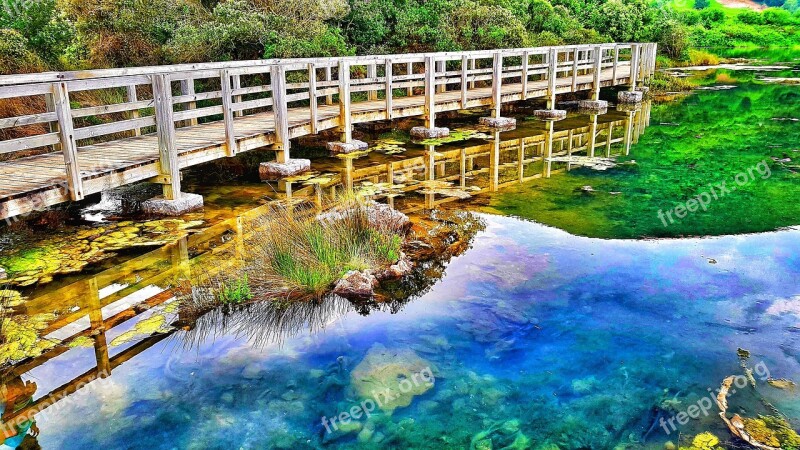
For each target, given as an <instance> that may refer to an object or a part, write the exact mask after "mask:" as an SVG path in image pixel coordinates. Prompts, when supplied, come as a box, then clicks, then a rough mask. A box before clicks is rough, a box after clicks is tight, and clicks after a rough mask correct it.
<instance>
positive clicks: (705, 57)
mask: <svg viewBox="0 0 800 450" xmlns="http://www.w3.org/2000/svg"><path fill="white" fill-rule="evenodd" d="M689 63H690V64H691V65H693V66H716V65H717V64H719V57H718V56H717V55H714V54H712V53H709V52H707V51H704V50H695V49H691V50H689Z"/></svg>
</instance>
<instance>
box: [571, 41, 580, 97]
mask: <svg viewBox="0 0 800 450" xmlns="http://www.w3.org/2000/svg"><path fill="white" fill-rule="evenodd" d="M580 54H581V51H580V47H575V50H574V51H573V52H572V92H576V91H577V90H578V60H580Z"/></svg>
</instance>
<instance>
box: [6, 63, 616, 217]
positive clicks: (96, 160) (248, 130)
mask: <svg viewBox="0 0 800 450" xmlns="http://www.w3.org/2000/svg"><path fill="white" fill-rule="evenodd" d="M614 73H615V74H616V79H612V78H614V77H613V74H614ZM629 74H630V64H629V63H623V62H620V64H618V65H617V67H616V69H612V68H607V69H604V70H602V72H601V77H600V79H601V85H602V86H604V87H605V86H612V85H620V84H627V83H628V82H629ZM593 78H594V75H593V74H586V75H580V76H578V77H577V84H576V88H575V89H574V91H575V92H578V91H587V90H591V88H592V85H593ZM547 84H548V81H547V80H541V81H529V82H528V84H527V89H528V93H527V96H526V97H527V98H528V99H533V98H542V97H545V96H546V95H547V90H548V86H547ZM572 84H573V82H572V77H568V78H558V79H557V87H556V92H557V93H558V94H562V93H568V92H573V89H572ZM521 91H522V84H505V85H503V86H502V102H504V103H507V102H513V101H519V100H521V99H522V98H523V95H522V92H521ZM461 100H462V99H461V91H460V90H450V91H445V92H442V93H437V94H436V95H435V103H436V108H435V109H436V112H444V111H454V110H458V109H462V107H463V106H464V105H462V103H461ZM424 102H425V96H424V95H414V96H410V97H395V98H394V99H393V102H392V116H393V117H394V118H402V117H412V116H419V115H422V114H424ZM491 104H492V88H491V87H481V88H474V89H470V90H468V91H467V104H466V107H467V108H475V107H486V106H490V105H491ZM385 108H386V102H385V100H383V99H379V100H371V101H364V102H357V103H353V104H352V114H351V115H352V122H353V123H364V122H371V121H378V120H385V118H386V109H385ZM288 112H289V135H290V137H291V138H297V137H300V136H305V135H308V134H311V118H310V116H311V111H310V108H309V107H300V108H290V109H289V110H288ZM317 120H318V125H317V130H319V131H321V130H326V129H331V128H335V127H337V126H338V125H339V123H340V122H339V106H338V105H336V104H334V105H324V104H321V105H319V107H318V110H317ZM233 128H234V133H235V138H236V141H237V144H238V147H239V152H243V151H249V150H253V149H257V148H262V147H264V146H268V145H270V144H273V143H274V142H275V131H274V117H273V114H272V113H271V112H265V113H258V114H252V115H245V116H243V117H237V118H235V119H234V127H233ZM225 141H226V136H225V124H224V121H215V122H209V123H203V124H200V125H194V126H190V127H183V128H177V129H176V145H177V149H178V155H179V158H178V159H179V166H180V168H181V169H184V168H187V167H190V166H193V165H196V164H200V163H204V162H208V161H212V160H215V159H219V158H224V157H226V148H225ZM158 160H159V143H158V137H157V136H156V134H148V135H142V136H137V137H130V138H125V139H118V140H114V141H110V142H106V143H100V144H95V145H88V146H83V147H80V148H78V165H79V167H80V176H81V179H82V180H83V188H84V193H85V194H86V195H89V194H93V193H97V192H100V191H102V190H105V189H110V188H114V187H118V186H122V185H125V184H129V183H133V182H136V181H141V180H145V179H149V178H152V177H155V176H157V175H159V167H158ZM66 178H67V173H66V169H65V165H64V156H63V155H62V154H61V153H48V154H43V155H38V156H31V157H26V158H21V159H16V160H12V161H6V162H0V218H6V217H12V216H15V215H18V214H24V213H26V212H28V211H29V210H31V209H39V208H41V207H44V206H48V205H52V204H56V203H60V202H65V201H68V200H69V193H68V190H67V188H66ZM22 199H27V200H26V201H23V200H22ZM25 203H33V205H34V206H33V207H31V206H30V205H28V206H26V205H25Z"/></svg>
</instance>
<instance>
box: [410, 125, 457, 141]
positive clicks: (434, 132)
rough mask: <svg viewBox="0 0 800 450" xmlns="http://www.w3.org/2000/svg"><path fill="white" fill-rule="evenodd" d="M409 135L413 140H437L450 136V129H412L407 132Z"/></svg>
mask: <svg viewBox="0 0 800 450" xmlns="http://www.w3.org/2000/svg"><path fill="white" fill-rule="evenodd" d="M409 134H411V137H412V138H414V139H439V138H443V137H447V136H450V129H449V128H445V127H435V128H425V127H414V128H412V129H411V131H409Z"/></svg>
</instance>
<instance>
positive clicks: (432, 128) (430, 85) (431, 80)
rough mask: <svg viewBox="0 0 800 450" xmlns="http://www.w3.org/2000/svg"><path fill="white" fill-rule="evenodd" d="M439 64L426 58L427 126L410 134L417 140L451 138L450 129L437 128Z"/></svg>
mask: <svg viewBox="0 0 800 450" xmlns="http://www.w3.org/2000/svg"><path fill="white" fill-rule="evenodd" d="M437 67H439V63H437V62H436V60H435V59H434V57H433V56H426V57H425V105H424V110H425V126H424V127H414V128H412V129H411V131H410V134H411V137H412V138H415V139H438V138H442V137H446V136H450V129H449V128H445V127H438V128H437V127H436V93H437V92H438V90H437V88H436V69H437Z"/></svg>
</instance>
